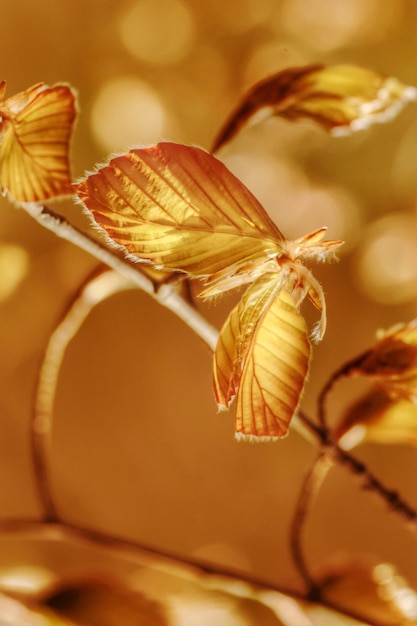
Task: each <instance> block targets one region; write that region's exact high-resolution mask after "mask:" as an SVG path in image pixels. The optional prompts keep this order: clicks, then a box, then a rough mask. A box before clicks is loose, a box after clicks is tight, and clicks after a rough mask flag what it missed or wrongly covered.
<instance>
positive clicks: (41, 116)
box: [0, 82, 76, 202]
mask: <svg viewBox="0 0 417 626" xmlns="http://www.w3.org/2000/svg"><path fill="white" fill-rule="evenodd" d="M4 91H5V83H4V82H3V83H0V189H2V190H4V191H6V192H8V193H9V194H10V196H11V197H12V198H14V199H15V200H17V201H18V202H40V201H42V200H46V199H48V198H51V197H54V196H60V195H66V194H69V193H71V190H72V187H71V173H70V165H69V142H70V137H71V132H72V127H73V124H74V120H75V116H76V108H75V95H74V92H73V91H72V90H71V88H70V87H68V86H66V85H54V86H53V87H47V86H46V85H44V84H43V83H39V84H37V85H34V86H33V87H31V88H30V89H28V90H26V91H24V92H21V93H19V94H17V95H15V96H12V97H11V98H8V99H7V100H5V101H4V102H2V101H1V99H2V96H4Z"/></svg>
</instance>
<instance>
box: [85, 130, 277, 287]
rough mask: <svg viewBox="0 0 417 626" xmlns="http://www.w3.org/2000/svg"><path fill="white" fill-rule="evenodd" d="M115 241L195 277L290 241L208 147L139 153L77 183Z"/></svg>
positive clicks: (162, 146)
mask: <svg viewBox="0 0 417 626" xmlns="http://www.w3.org/2000/svg"><path fill="white" fill-rule="evenodd" d="M75 189H76V193H77V195H78V196H79V198H80V199H81V200H82V201H83V202H84V204H85V205H86V207H87V208H88V209H89V210H90V211H91V213H92V215H93V216H94V218H95V220H96V221H97V223H98V224H100V226H102V228H103V229H105V231H106V233H107V234H108V235H109V237H110V238H111V240H112V241H113V242H116V243H117V244H118V245H119V246H122V248H123V249H124V250H125V252H127V253H128V254H130V255H134V258H135V260H136V261H137V260H138V258H140V259H145V260H146V259H147V260H149V261H151V262H152V264H153V265H154V267H156V268H158V269H162V270H169V271H170V270H177V271H178V270H180V271H184V272H187V273H188V274H190V275H192V276H194V277H204V276H208V275H212V274H214V273H215V272H217V271H219V270H223V269H224V266H225V258H227V260H228V267H231V266H235V265H236V266H237V267H239V266H240V265H242V264H245V265H246V264H247V262H248V260H250V259H256V258H262V259H263V260H264V258H265V256H274V255H275V256H276V255H277V254H279V253H280V252H281V248H282V242H283V241H284V238H283V236H282V234H281V233H280V231H279V230H278V228H277V227H276V226H275V224H274V223H273V222H272V221H271V219H270V218H269V216H268V214H267V213H266V212H265V210H264V209H263V208H262V206H261V205H260V203H259V202H258V201H257V200H256V198H255V197H254V196H253V195H252V194H251V193H250V191H249V190H248V189H247V188H246V187H245V186H244V185H243V184H242V183H241V182H240V181H239V180H238V179H237V178H236V177H235V176H234V175H233V174H232V173H231V172H229V170H228V169H227V168H226V167H225V166H224V165H223V164H222V163H221V162H220V161H218V160H217V159H215V158H214V157H212V156H211V155H210V154H208V153H207V152H205V151H204V150H200V149H198V148H192V147H189V146H183V145H181V144H174V143H168V142H167V143H160V144H158V145H156V146H154V147H151V148H144V149H141V150H131V151H130V152H129V153H127V154H125V155H122V156H119V157H116V158H115V159H112V160H111V161H110V163H109V164H108V165H107V166H106V167H104V168H102V169H100V170H99V171H98V172H97V173H96V174H93V175H91V176H89V177H88V178H87V179H86V180H85V181H83V182H81V183H79V184H78V185H76V187H75Z"/></svg>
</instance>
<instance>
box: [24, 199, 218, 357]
mask: <svg viewBox="0 0 417 626" xmlns="http://www.w3.org/2000/svg"><path fill="white" fill-rule="evenodd" d="M19 206H20V207H21V208H22V209H23V210H25V211H26V212H27V213H28V214H29V215H30V216H31V217H33V218H34V219H35V220H36V221H37V222H38V223H39V224H40V225H41V226H43V227H44V228H47V229H48V230H50V231H52V232H53V233H54V234H55V235H57V236H58V237H61V238H62V239H65V240H67V241H70V242H71V243H73V244H74V245H75V246H77V247H78V248H81V249H82V250H85V251H86V252H88V253H89V254H91V255H92V256H93V257H95V258H96V259H98V260H99V261H101V262H102V263H105V264H106V265H108V266H109V267H111V268H112V269H114V270H115V271H116V272H118V273H119V274H121V275H122V276H124V277H125V278H127V279H128V280H131V281H132V282H133V283H134V284H135V285H136V286H137V287H139V288H140V289H143V291H145V292H146V293H147V294H149V295H150V296H152V297H153V298H155V299H156V300H157V301H158V302H159V304H162V306H164V307H166V308H167V309H169V310H170V311H172V312H173V313H175V315H176V316H177V317H179V318H180V319H181V320H182V321H183V322H185V324H187V326H189V327H190V328H191V330H193V331H194V332H195V333H196V334H197V335H198V337H200V338H201V339H202V340H203V341H204V342H205V343H206V344H207V345H208V347H209V348H210V349H211V350H214V348H215V347H216V343H217V338H218V331H217V330H216V329H215V328H214V327H213V326H211V325H210V324H209V323H208V322H207V321H206V320H205V319H204V317H203V316H202V315H200V313H199V312H198V311H197V310H196V309H195V308H194V307H192V306H191V305H190V304H188V303H187V302H186V301H185V300H184V298H182V297H181V296H180V295H179V293H178V292H177V291H176V290H175V288H174V287H173V286H172V285H169V284H165V285H162V286H161V287H160V288H159V289H157V290H155V286H154V284H153V283H152V281H151V280H150V279H149V278H147V277H146V276H145V275H144V274H143V273H141V272H140V271H138V268H137V267H136V266H135V265H133V264H132V263H131V262H130V261H128V260H127V259H125V258H124V257H123V256H121V254H119V253H118V252H117V251H116V250H115V249H111V248H108V247H107V246H106V245H105V244H104V243H102V242H101V241H99V240H97V239H95V238H94V237H92V236H90V235H89V234H87V233H84V232H83V231H82V230H80V229H78V228H77V227H76V226H74V225H72V224H71V223H70V222H68V221H67V220H66V219H65V218H64V217H62V216H61V215H59V214H58V213H55V211H52V209H50V208H49V207H46V206H41V205H38V204H33V203H26V204H21V205H19ZM138 265H139V263H138Z"/></svg>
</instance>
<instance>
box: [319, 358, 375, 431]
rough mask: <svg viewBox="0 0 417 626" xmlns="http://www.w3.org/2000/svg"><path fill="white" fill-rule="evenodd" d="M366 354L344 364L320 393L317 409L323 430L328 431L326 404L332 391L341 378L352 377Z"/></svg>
mask: <svg viewBox="0 0 417 626" xmlns="http://www.w3.org/2000/svg"><path fill="white" fill-rule="evenodd" d="M366 354H367V352H364V353H363V354H360V355H359V356H357V357H354V358H353V359H351V360H350V361H347V362H346V363H344V364H343V365H342V366H341V367H340V368H339V369H337V370H336V371H335V372H333V374H332V375H331V376H330V378H329V379H328V381H327V382H326V384H325V385H324V387H323V388H322V390H321V391H320V394H319V396H318V399H317V408H318V418H319V423H320V425H321V427H322V428H324V429H327V415H326V413H327V410H326V403H327V397H328V395H329V393H330V391H331V390H332V389H333V387H334V385H335V384H336V383H337V382H338V381H339V380H340V379H341V378H346V377H347V376H350V375H351V374H352V372H353V371H354V370H355V369H356V368H357V366H359V364H360V363H361V361H362V360H363V359H364V357H365V356H366Z"/></svg>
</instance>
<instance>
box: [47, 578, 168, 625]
mask: <svg viewBox="0 0 417 626" xmlns="http://www.w3.org/2000/svg"><path fill="white" fill-rule="evenodd" d="M42 604H43V605H44V606H45V607H48V609H50V610H51V611H53V612H54V614H56V615H57V616H59V617H60V618H63V619H68V620H71V623H72V622H74V623H76V624H80V625H83V624H86V625H87V624H91V625H95V624H97V625H99V626H121V625H123V626H138V625H139V624H140V625H141V626H167V624H168V620H167V618H166V617H165V611H164V610H163V608H162V605H161V604H160V603H159V602H157V601H155V600H150V599H148V598H146V597H145V596H144V595H142V594H141V593H139V592H133V591H131V590H130V589H129V588H128V587H127V586H124V585H122V584H121V583H119V582H116V581H114V580H107V579H104V578H101V579H100V578H96V579H94V578H85V579H80V580H74V581H72V582H70V581H66V582H65V581H64V582H63V583H61V584H60V585H59V586H58V587H56V588H53V589H50V590H48V591H47V593H46V594H44V596H43V599H42Z"/></svg>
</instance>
